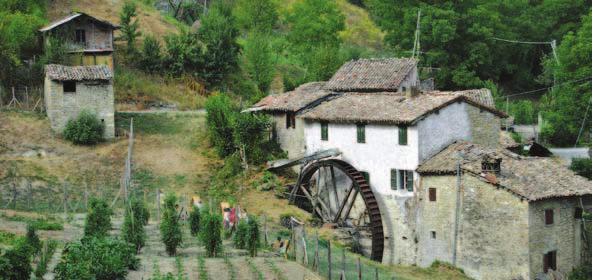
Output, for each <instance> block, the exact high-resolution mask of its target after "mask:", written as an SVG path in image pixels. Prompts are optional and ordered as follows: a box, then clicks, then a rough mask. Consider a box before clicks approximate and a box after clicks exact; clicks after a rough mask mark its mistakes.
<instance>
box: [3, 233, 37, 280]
mask: <svg viewBox="0 0 592 280" xmlns="http://www.w3.org/2000/svg"><path fill="white" fill-rule="evenodd" d="M32 271H33V269H32V267H31V247H30V246H29V244H27V243H26V241H25V240H22V239H21V240H19V241H18V242H17V244H16V245H15V246H14V247H13V248H12V249H9V250H7V251H6V252H5V253H4V254H3V255H2V257H1V258H0V279H6V280H29V277H30V275H31V272H32Z"/></svg>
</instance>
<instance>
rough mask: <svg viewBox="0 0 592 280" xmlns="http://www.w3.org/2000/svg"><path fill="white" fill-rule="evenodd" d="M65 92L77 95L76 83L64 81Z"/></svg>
mask: <svg viewBox="0 0 592 280" xmlns="http://www.w3.org/2000/svg"><path fill="white" fill-rule="evenodd" d="M63 86H64V92H67V93H75V92H76V82H75V81H64V82H63Z"/></svg>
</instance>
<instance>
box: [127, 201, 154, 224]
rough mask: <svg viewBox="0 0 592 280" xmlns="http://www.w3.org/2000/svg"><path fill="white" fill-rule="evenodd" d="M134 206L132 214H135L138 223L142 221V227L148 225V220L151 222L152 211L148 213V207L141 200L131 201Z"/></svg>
mask: <svg viewBox="0 0 592 280" xmlns="http://www.w3.org/2000/svg"><path fill="white" fill-rule="evenodd" d="M131 204H132V212H134V217H135V219H136V221H140V222H141V223H142V225H144V226H145V225H147V224H148V220H150V211H148V207H146V204H145V203H144V201H142V200H139V199H133V200H132V201H131Z"/></svg>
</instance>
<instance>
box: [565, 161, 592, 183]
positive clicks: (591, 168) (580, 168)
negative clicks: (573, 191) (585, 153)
mask: <svg viewBox="0 0 592 280" xmlns="http://www.w3.org/2000/svg"><path fill="white" fill-rule="evenodd" d="M569 169H571V170H573V171H574V172H575V173H576V174H578V175H580V176H583V177H586V178H588V179H592V159H589V158H574V159H573V160H572V161H571V165H570V166H569Z"/></svg>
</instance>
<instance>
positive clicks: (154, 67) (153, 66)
mask: <svg viewBox="0 0 592 280" xmlns="http://www.w3.org/2000/svg"><path fill="white" fill-rule="evenodd" d="M138 66H139V67H140V69H142V70H144V71H146V72H147V73H158V71H160V70H161V69H162V51H161V47H160V42H159V41H158V40H157V39H156V38H155V37H154V36H152V35H148V36H146V37H145V38H144V42H143V43H142V52H141V55H140V60H139V62H138Z"/></svg>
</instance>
